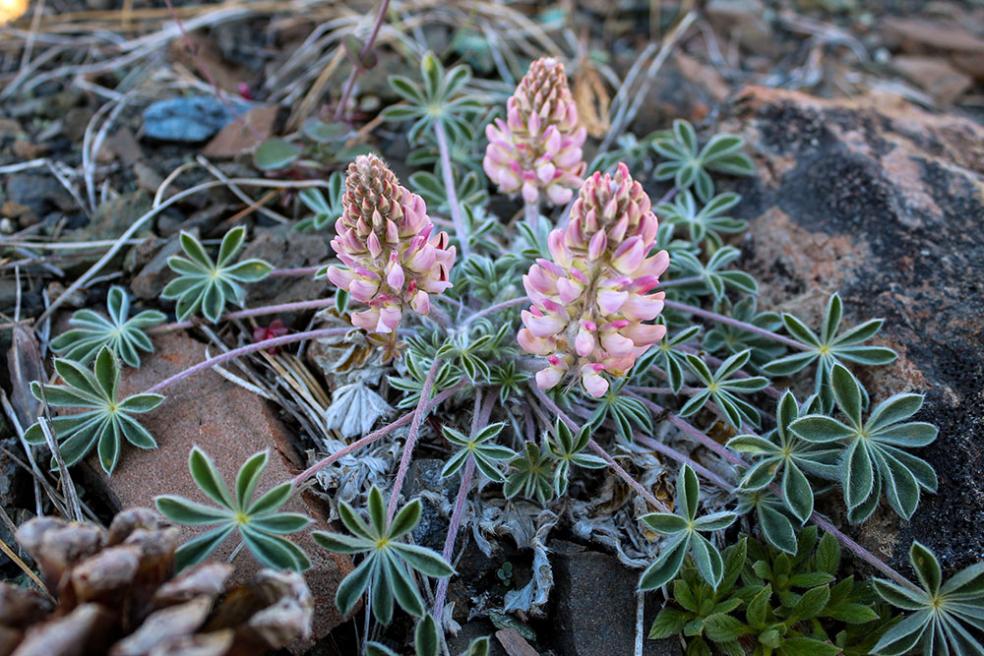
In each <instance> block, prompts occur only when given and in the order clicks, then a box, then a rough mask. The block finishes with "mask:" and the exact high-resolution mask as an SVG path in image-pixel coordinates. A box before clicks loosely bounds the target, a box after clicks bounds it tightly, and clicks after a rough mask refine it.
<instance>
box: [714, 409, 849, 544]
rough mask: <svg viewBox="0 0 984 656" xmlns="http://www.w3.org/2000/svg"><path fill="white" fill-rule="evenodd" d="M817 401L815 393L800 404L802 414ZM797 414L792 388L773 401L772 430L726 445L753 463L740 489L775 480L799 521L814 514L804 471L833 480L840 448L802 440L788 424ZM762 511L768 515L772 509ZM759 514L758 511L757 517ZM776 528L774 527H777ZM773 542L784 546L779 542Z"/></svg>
mask: <svg viewBox="0 0 984 656" xmlns="http://www.w3.org/2000/svg"><path fill="white" fill-rule="evenodd" d="M817 405H818V404H817V400H816V397H815V396H813V397H810V399H809V400H808V401H807V402H806V404H804V406H803V412H802V414H809V413H810V412H812V411H815V410H816V409H817ZM800 414H801V410H800V405H799V403H797V401H796V397H794V396H793V394H792V392H786V393H785V394H783V396H782V397H781V398H780V399H779V402H778V403H777V405H776V428H775V429H774V430H772V431H770V432H769V433H767V434H766V435H765V436H764V437H759V436H757V435H739V436H737V437H734V438H732V439H731V440H730V441H729V442H728V447H729V448H731V449H734V450H735V451H738V452H739V453H744V454H747V455H750V456H752V460H753V464H752V466H751V467H749V468H748V469H747V470H746V471H745V474H744V476H743V477H742V479H741V481H740V482H739V486H740V487H741V489H742V490H743V491H746V492H758V491H761V490H763V489H765V488H766V487H768V486H769V485H771V484H772V483H773V481H776V480H778V481H779V483H780V489H781V491H782V500H783V502H784V503H785V505H786V508H787V509H788V510H789V511H790V512H791V513H792V514H793V516H795V517H796V519H798V520H799V523H800V525H802V524H803V523H804V522H806V520H807V519H809V517H810V515H812V514H813V488H812V486H811V484H810V482H809V480H807V477H806V474H807V473H811V474H815V475H819V476H823V477H825V478H832V479H834V480H836V476H837V475H838V473H839V470H838V469H837V467H836V465H835V462H836V460H837V457H838V455H839V452H838V450H837V449H830V448H823V447H822V446H819V445H817V444H814V443H813V442H809V441H807V440H804V439H802V438H800V437H799V436H798V435H797V434H796V433H794V432H793V431H792V430H790V424H792V422H794V421H796V420H797V419H798V418H799V416H800ZM765 512H766V513H767V514H768V515H769V516H770V517H771V513H769V512H768V511H765ZM761 514H762V513H761V512H760V519H761ZM774 522H775V523H781V520H780V519H778V518H775V520H774ZM779 530H780V529H779V528H776V531H779ZM783 532H784V531H783ZM770 542H773V541H772V540H770ZM773 544H776V542H773ZM788 544H789V542H788V540H786V541H783V545H785V546H788ZM776 546H779V547H780V548H784V546H782V545H780V544H776Z"/></svg>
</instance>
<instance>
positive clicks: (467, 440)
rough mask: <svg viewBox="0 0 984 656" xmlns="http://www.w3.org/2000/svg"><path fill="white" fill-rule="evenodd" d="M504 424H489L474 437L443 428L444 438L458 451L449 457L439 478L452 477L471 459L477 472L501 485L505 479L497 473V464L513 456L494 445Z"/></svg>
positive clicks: (507, 449)
mask: <svg viewBox="0 0 984 656" xmlns="http://www.w3.org/2000/svg"><path fill="white" fill-rule="evenodd" d="M505 426H506V424H505V423H504V422H501V421H500V422H497V423H495V424H489V425H488V426H486V427H485V428H483V429H482V430H480V431H478V433H476V434H475V436H474V437H469V436H467V435H465V434H464V433H462V432H460V431H458V430H455V429H454V428H451V427H450V426H444V427H442V428H441V433H443V435H444V438H445V439H446V440H447V441H448V442H450V443H451V444H452V445H454V446H456V447H458V450H457V451H456V452H455V454H454V455H453V456H451V457H450V458H449V459H448V461H447V462H446V463H444V467H443V468H442V469H441V476H444V477H445V478H446V477H448V476H454V474H456V473H457V472H458V471H459V470H460V469H461V468H462V467H463V466H464V464H465V463H466V462H468V459H469V458H471V459H473V460H474V461H475V467H476V468H477V469H478V471H480V472H482V474H483V475H484V476H485V477H486V478H488V479H489V480H490V481H493V482H495V483H502V482H504V481H505V480H506V477H505V476H504V475H503V474H502V472H501V471H499V463H501V462H504V461H507V460H509V459H510V458H512V457H513V456H515V455H516V454H515V453H514V452H513V450H512V449H510V448H508V447H504V446H502V445H500V444H496V443H495V438H497V437H498V436H499V433H501V432H502V429H503V428H505Z"/></svg>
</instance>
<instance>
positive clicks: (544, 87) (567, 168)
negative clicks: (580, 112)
mask: <svg viewBox="0 0 984 656" xmlns="http://www.w3.org/2000/svg"><path fill="white" fill-rule="evenodd" d="M586 134H587V133H586V131H585V129H584V128H583V127H581V126H579V125H578V119H577V106H576V105H575V103H574V98H573V97H572V96H571V91H570V88H569V87H568V86H567V75H566V73H565V72H564V65H563V64H562V63H560V62H559V61H557V60H556V59H553V58H549V57H545V58H541V59H537V60H536V61H534V62H533V63H532V64H531V65H530V70H529V71H528V72H527V73H526V75H525V76H524V77H523V79H522V80H520V82H519V86H517V87H516V92H515V93H514V94H513V95H512V96H511V97H510V98H509V101H508V102H507V104H506V120H505V121H503V120H502V119H497V120H496V121H495V123H494V124H490V125H488V126H487V127H486V128H485V135H486V136H487V137H488V140H489V145H488V147H487V148H486V150H485V159H484V161H483V166H484V167H485V172H486V173H487V174H488V176H489V178H490V179H491V180H492V181H493V182H495V183H496V184H497V185H498V187H499V190H500V191H501V192H502V193H505V194H515V193H521V194H522V196H523V200H524V201H525V202H526V204H527V206H536V205H537V204H538V203H539V201H540V199H541V198H543V197H545V198H546V200H547V201H548V202H549V203H551V204H553V205H565V204H566V203H567V202H568V201H570V199H571V197H572V195H573V190H574V189H577V188H578V187H579V186H580V185H581V176H582V175H584V168H585V163H584V160H583V158H582V156H581V146H583V145H584V139H585V137H586Z"/></svg>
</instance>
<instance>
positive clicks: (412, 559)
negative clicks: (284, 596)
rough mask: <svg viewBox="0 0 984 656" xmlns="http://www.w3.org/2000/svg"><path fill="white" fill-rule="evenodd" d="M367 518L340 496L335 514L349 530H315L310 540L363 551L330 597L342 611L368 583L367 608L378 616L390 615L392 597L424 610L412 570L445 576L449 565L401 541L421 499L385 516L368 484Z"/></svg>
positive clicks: (402, 604)
mask: <svg viewBox="0 0 984 656" xmlns="http://www.w3.org/2000/svg"><path fill="white" fill-rule="evenodd" d="M368 515H369V523H368V524H367V523H366V522H364V521H363V520H362V518H361V517H359V514H358V513H357V512H356V510H355V509H354V508H353V507H352V506H351V505H349V504H348V503H346V502H344V501H342V502H340V503H339V504H338V516H339V517H340V518H341V520H342V524H344V525H345V528H347V529H348V530H349V532H350V533H352V535H344V534H341V533H330V532H328V531H315V532H314V533H313V535H314V539H315V541H316V542H317V543H318V544H319V545H321V546H322V547H324V548H325V549H327V550H328V551H332V552H335V553H344V554H364V557H363V559H362V562H361V563H359V565H358V566H357V567H356V568H355V569H354V570H352V572H351V573H350V574H349V575H348V576H346V577H345V579H344V580H343V581H342V582H341V584H340V585H339V586H338V591H337V592H336V594H335V603H336V605H337V606H338V608H339V610H341V611H342V614H345V615H347V614H348V613H350V612H351V611H352V609H353V608H355V604H356V603H357V602H358V601H359V597H361V596H362V594H363V593H364V592H365V591H366V590H367V589H368V590H369V591H370V592H369V594H370V596H371V598H372V599H371V604H370V605H371V607H372V614H373V617H375V618H376V619H377V620H378V621H379V622H382V623H383V624H389V623H390V621H391V620H392V619H393V601H394V599H395V600H396V603H398V604H399V605H400V607H401V608H403V610H405V611H407V612H408V613H410V614H411V615H413V616H415V617H420V616H422V615H423V614H424V601H423V599H422V598H421V597H420V591H419V590H418V589H417V583H416V581H415V579H414V577H413V573H412V572H413V571H417V572H419V573H421V574H423V575H424V576H432V577H442V576H450V575H451V574H453V573H454V569H453V568H452V567H451V566H450V565H449V564H448V563H447V562H445V561H444V559H443V558H441V556H440V555H439V554H437V553H435V552H433V551H431V550H430V549H427V548H424V547H420V546H416V545H413V544H409V543H407V542H405V541H404V540H405V538H406V536H407V535H408V534H409V533H410V532H411V531H413V529H414V528H416V527H417V524H419V523H420V516H421V505H420V500H419V499H414V500H413V501H411V502H410V503H408V504H406V505H405V506H403V507H402V508H401V509H400V510H399V511H397V512H396V514H395V515H394V516H393V520H392V521H389V520H388V519H387V517H386V505H385V503H384V502H383V493H382V492H380V491H379V488H377V487H375V486H373V487H372V489H371V490H369V498H368Z"/></svg>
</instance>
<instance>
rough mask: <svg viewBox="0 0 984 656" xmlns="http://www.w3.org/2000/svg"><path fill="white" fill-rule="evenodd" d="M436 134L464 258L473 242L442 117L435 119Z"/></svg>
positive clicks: (452, 217)
mask: <svg viewBox="0 0 984 656" xmlns="http://www.w3.org/2000/svg"><path fill="white" fill-rule="evenodd" d="M434 136H435V137H437V152H438V154H439V155H440V160H441V178H443V180H444V190H445V192H446V193H447V195H448V208H449V209H450V210H451V222H452V223H453V224H454V234H455V237H457V238H458V244H459V245H460V246H461V257H462V259H468V256H469V255H471V244H469V243H468V226H466V225H465V217H464V216H462V214H461V205H460V204H459V203H458V190H457V189H455V187H454V172H453V169H452V168H451V148H450V147H449V146H448V135H447V132H445V131H444V123H442V122H441V120H440V119H436V120H435V121H434Z"/></svg>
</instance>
